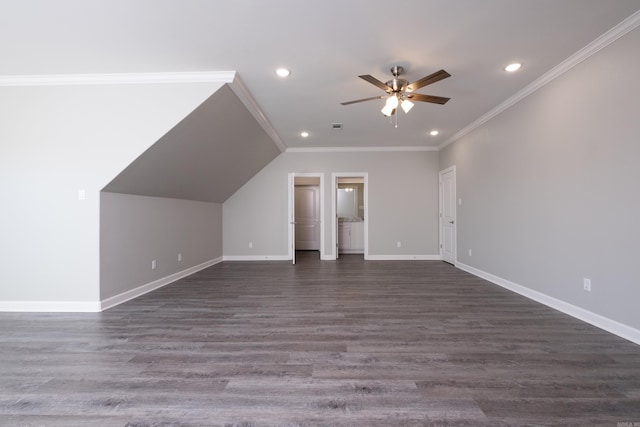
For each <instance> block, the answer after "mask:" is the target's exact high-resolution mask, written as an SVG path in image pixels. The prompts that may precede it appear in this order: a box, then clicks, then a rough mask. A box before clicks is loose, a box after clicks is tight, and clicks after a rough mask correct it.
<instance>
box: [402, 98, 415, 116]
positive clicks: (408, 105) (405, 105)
mask: <svg viewBox="0 0 640 427" xmlns="http://www.w3.org/2000/svg"><path fill="white" fill-rule="evenodd" d="M414 105H415V104H414V103H413V102H411V101H409V100H408V99H405V100H404V101H402V103H401V104H400V106H401V107H402V110H403V111H404V113H405V114H407V113H408V112H409V110H411V109H412V108H413V106H414Z"/></svg>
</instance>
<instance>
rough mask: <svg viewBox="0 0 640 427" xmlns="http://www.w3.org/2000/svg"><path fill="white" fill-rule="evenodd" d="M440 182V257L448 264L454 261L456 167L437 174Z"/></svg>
mask: <svg viewBox="0 0 640 427" xmlns="http://www.w3.org/2000/svg"><path fill="white" fill-rule="evenodd" d="M439 182H440V215H439V216H440V257H441V258H442V260H443V261H445V262H448V263H449V264H454V265H455V263H456V259H457V252H456V226H457V225H456V167H455V166H451V167H450V168H447V169H445V170H443V171H440V174H439Z"/></svg>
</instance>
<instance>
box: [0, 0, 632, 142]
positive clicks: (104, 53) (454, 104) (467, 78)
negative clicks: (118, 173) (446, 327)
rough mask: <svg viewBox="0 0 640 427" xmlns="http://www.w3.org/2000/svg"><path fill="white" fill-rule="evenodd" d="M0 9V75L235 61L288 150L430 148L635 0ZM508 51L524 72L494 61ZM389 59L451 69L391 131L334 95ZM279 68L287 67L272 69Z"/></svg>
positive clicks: (125, 1) (361, 91) (383, 74)
mask: <svg viewBox="0 0 640 427" xmlns="http://www.w3.org/2000/svg"><path fill="white" fill-rule="evenodd" d="M0 8H1V9H0V58H2V60H1V61H0V75H39V74H85V73H137V72H140V73H149V72H180V71H231V70H233V71H237V73H238V75H239V76H240V78H241V79H242V80H243V82H244V83H245V85H246V86H247V88H248V89H249V92H250V93H251V94H252V95H253V97H254V98H255V100H256V102H257V103H258V105H259V107H260V108H261V109H262V111H263V112H264V114H265V115H266V117H267V118H268V120H269V121H270V122H271V124H272V125H273V127H274V129H275V130H276V132H277V133H278V134H279V135H280V137H281V139H282V140H283V141H284V143H285V144H286V146H287V147H289V148H301V147H383V146H402V147H405V146H414V147H429V146H437V145H440V144H442V143H443V142H444V141H447V140H448V139H449V138H451V137H452V136H453V135H455V134H456V133H457V132H459V131H460V130H461V129H463V128H464V127H465V126H467V125H469V124H470V123H472V122H473V121H475V120H476V119H478V118H479V117H481V116H482V115H484V114H485V113H487V112H488V111H490V110H491V109H493V108H494V107H496V106H497V105H499V104H500V103H501V102H503V101H505V100H506V99H508V98H509V97H511V96H513V95H514V94H515V93H517V92H518V91H519V90H521V89H522V88H523V87H525V86H527V85H528V84H529V83H531V82H532V81H534V80H535V79H537V78H538V77H540V76H541V75H543V74H544V73H546V72H548V71H549V70H550V69H552V68H553V67H554V66H556V65H558V64H559V63H561V62H562V61H564V60H565V59H566V58H568V57H569V56H570V55H572V54H573V53H575V52H576V51H578V50H580V49H581V48H583V47H584V46H586V45H587V44H589V43H590V42H592V41H593V40H594V39H596V38H597V37H599V36H600V35H602V34H603V33H605V32H606V31H608V30H609V29H611V28H612V27H614V26H615V25H617V24H618V23H620V22H621V21H623V20H624V19H625V18H626V17H628V16H629V15H631V14H633V13H634V12H636V11H637V10H638V9H640V0H394V1H391V0H390V1H378V0H341V1H338V0H321V1H317V0H316V1H309V0H306V1H302V0H232V1H214V0H57V1H50V0H13V1H9V0H4V1H2V3H0ZM514 61H518V62H522V63H523V68H522V70H521V71H520V72H518V73H516V74H508V73H506V72H505V71H503V67H504V66H505V65H507V64H508V63H510V62H514ZM396 64H397V65H402V66H404V67H405V69H406V74H405V77H406V78H407V79H408V80H410V81H413V80H417V79H418V78H421V77H423V76H425V75H427V74H430V73H432V72H434V71H437V70H439V69H441V68H444V69H445V70H447V71H448V72H449V73H450V74H452V77H450V78H448V79H446V80H443V81H441V82H438V83H435V84H433V85H431V86H427V87H425V88H422V89H420V90H418V92H419V93H426V94H432V95H439V96H447V97H451V98H452V99H451V101H449V103H447V104H446V105H444V106H440V105H435V104H426V103H418V104H417V105H416V106H415V107H414V109H413V110H412V111H411V112H410V113H409V114H407V115H405V114H404V113H402V112H400V114H399V116H398V128H397V129H395V128H394V127H393V126H392V125H391V124H390V123H389V120H388V119H386V118H384V117H383V116H382V114H381V113H380V108H381V107H382V103H383V101H382V100H376V101H370V102H365V103H360V104H354V105H350V106H342V105H340V102H342V101H348V100H353V99H359V98H366V97H370V96H376V95H379V94H383V92H382V91H380V90H379V89H377V88H376V87H375V86H373V85H371V84H369V83H367V82H365V81H363V80H361V79H359V78H357V76H358V75H360V74H371V75H373V76H374V77H376V78H378V79H379V80H382V81H386V80H388V79H389V78H390V77H391V75H390V73H389V68H390V67H391V66H392V65H396ZM278 66H286V67H287V68H290V69H291V71H292V75H291V76H290V77H289V78H288V79H286V80H283V79H280V78H278V77H276V76H275V74H274V70H275V68H276V67H278ZM594 84H598V82H594ZM332 123H343V124H344V129H343V130H342V131H334V130H332V128H331V124H332ZM431 129H438V130H439V131H440V134H439V135H438V136H437V137H431V136H429V134H428V132H429V131H430V130H431ZM302 130H306V131H308V132H309V133H310V137H309V138H307V139H302V138H301V137H300V136H299V133H300V132H301V131H302Z"/></svg>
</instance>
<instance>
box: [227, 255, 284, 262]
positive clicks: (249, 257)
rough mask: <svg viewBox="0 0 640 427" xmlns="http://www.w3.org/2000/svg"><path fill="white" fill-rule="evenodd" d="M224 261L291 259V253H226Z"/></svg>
mask: <svg viewBox="0 0 640 427" xmlns="http://www.w3.org/2000/svg"><path fill="white" fill-rule="evenodd" d="M223 261H291V257H290V256H289V255H225V256H224V257H223Z"/></svg>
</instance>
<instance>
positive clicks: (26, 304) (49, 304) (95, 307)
mask: <svg viewBox="0 0 640 427" xmlns="http://www.w3.org/2000/svg"><path fill="white" fill-rule="evenodd" d="M2 311H13V312H32V313H33V312H42V313H98V312H100V303H99V302H97V301H0V312H2Z"/></svg>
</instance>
